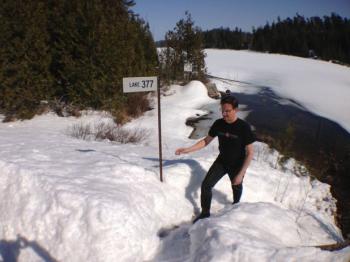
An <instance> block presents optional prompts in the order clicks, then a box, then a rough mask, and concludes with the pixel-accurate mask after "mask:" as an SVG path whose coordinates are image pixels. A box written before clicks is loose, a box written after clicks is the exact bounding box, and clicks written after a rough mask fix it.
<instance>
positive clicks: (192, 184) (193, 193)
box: [143, 157, 229, 215]
mask: <svg viewBox="0 0 350 262" xmlns="http://www.w3.org/2000/svg"><path fill="white" fill-rule="evenodd" d="M143 159H146V160H150V161H155V162H158V161H159V159H158V158H148V157H144V158H143ZM177 164H186V165H188V166H189V167H190V168H191V177H190V181H189V183H188V185H187V187H186V189H185V197H186V198H187V199H188V200H189V201H190V202H191V204H192V205H193V212H194V214H195V215H198V214H199V213H200V207H199V206H198V204H197V201H196V198H198V191H199V190H200V187H201V184H202V181H203V179H204V177H205V175H206V174H207V170H205V169H204V168H203V167H202V166H201V165H200V163H199V162H198V161H196V160H193V159H176V160H163V167H166V166H173V165H177ZM213 199H215V200H216V201H218V202H219V203H221V204H227V203H228V202H229V200H228V199H227V195H226V194H224V193H222V192H220V191H218V190H215V189H213Z"/></svg>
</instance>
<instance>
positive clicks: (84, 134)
mask: <svg viewBox="0 0 350 262" xmlns="http://www.w3.org/2000/svg"><path fill="white" fill-rule="evenodd" d="M66 133H67V134H68V135H70V136H72V137H74V138H78V139H84V140H88V139H89V138H90V137H91V135H92V134H93V133H92V128H91V126H90V125H89V124H83V123H80V124H75V125H72V126H70V127H68V129H67V132H66Z"/></svg>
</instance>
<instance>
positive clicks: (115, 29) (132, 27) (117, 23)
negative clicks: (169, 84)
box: [0, 0, 158, 121]
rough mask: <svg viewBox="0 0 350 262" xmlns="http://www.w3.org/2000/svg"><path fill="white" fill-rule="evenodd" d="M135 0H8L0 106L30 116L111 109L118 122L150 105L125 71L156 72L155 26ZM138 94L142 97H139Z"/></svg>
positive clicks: (0, 25)
mask: <svg viewBox="0 0 350 262" xmlns="http://www.w3.org/2000/svg"><path fill="white" fill-rule="evenodd" d="M134 4H135V3H134V1H130V0H108V1H106V0H89V1H86V0H75V1H70V0H60V1H53V0H47V1H44V0H37V1H21V0H3V1H2V2H1V4H0V35H1V38H0V68H1V70H0V113H2V114H4V115H5V116H6V118H5V119H8V120H9V121H10V120H13V119H27V118H31V117H33V115H35V114H38V113H40V110H43V107H50V108H51V109H52V108H53V109H54V110H55V109H56V110H59V108H61V107H62V106H63V107H65V106H66V105H70V106H71V107H74V108H77V109H86V108H91V109H100V110H108V111H109V112H111V113H112V114H113V115H114V116H115V117H116V119H118V120H119V121H123V120H126V119H127V118H128V117H130V116H131V117H132V116H136V115H137V114H139V113H140V112H142V111H144V110H145V109H146V108H147V107H148V102H147V99H146V98H145V97H144V96H145V95H144V94H142V93H141V94H140V93H133V94H128V95H126V94H123V91H122V78H123V77H127V76H143V75H155V74H156V70H157V66H158V59H157V51H156V46H155V43H154V40H153V37H152V35H151V33H150V30H149V26H148V24H147V23H145V22H144V21H143V20H142V19H140V18H139V17H138V15H137V14H134V13H133V12H132V11H131V9H130V8H131V7H132V6H133V5H134ZM135 100H137V101H138V103H134V101H135Z"/></svg>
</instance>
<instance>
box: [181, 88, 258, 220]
mask: <svg viewBox="0 0 350 262" xmlns="http://www.w3.org/2000/svg"><path fill="white" fill-rule="evenodd" d="M220 104H221V112H222V118H220V119H218V120H216V121H215V122H214V124H213V125H212V126H211V128H210V130H209V133H208V135H207V136H206V137H205V138H203V139H202V140H200V141H198V142H197V143H195V144H194V145H192V146H190V147H187V148H178V149H177V150H176V151H175V154H176V155H181V154H186V153H190V152H194V151H197V150H200V149H202V148H203V147H205V146H207V145H208V144H209V143H210V142H211V141H212V140H213V139H214V138H215V137H216V136H217V137H218V139H219V152H220V153H219V156H218V157H217V159H216V160H215V161H214V163H213V164H212V166H211V167H210V169H209V171H208V173H207V175H206V177H205V178H204V180H203V182H202V186H201V206H202V212H201V213H200V215H199V216H198V217H197V218H196V219H195V220H194V221H193V223H195V222H197V221H198V220H199V219H203V218H206V217H209V216H210V205H211V198H212V188H213V187H214V186H215V184H216V183H217V182H218V181H219V180H220V179H221V178H222V177H223V176H224V175H225V174H228V175H229V177H230V180H231V183H232V190H233V204H235V203H238V202H239V200H240V198H241V195H242V190H243V187H242V182H243V178H244V175H245V173H246V170H247V168H248V166H249V164H250V162H251V160H252V158H253V142H254V141H255V140H254V136H253V133H252V131H251V128H250V126H249V124H248V123H247V122H245V121H243V120H242V119H240V118H238V117H237V112H238V100H237V99H236V98H235V97H234V96H233V95H232V94H231V92H230V91H226V94H225V95H224V96H223V97H222V98H221V101H220Z"/></svg>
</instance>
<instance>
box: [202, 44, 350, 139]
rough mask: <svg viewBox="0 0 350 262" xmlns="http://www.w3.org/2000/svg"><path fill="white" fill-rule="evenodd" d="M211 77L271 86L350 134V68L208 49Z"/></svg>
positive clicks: (290, 57)
mask: <svg viewBox="0 0 350 262" xmlns="http://www.w3.org/2000/svg"><path fill="white" fill-rule="evenodd" d="M206 53H207V57H206V64H207V67H208V73H209V74H210V75H214V76H219V77H223V78H228V79H232V80H236V81H243V82H248V83H251V84H252V85H256V86H260V87H262V86H266V87H270V88H271V89H272V90H273V91H275V92H276V93H277V94H279V96H281V97H285V98H290V99H294V100H296V101H297V102H299V103H300V104H302V105H303V106H304V107H305V108H307V109H308V110H310V111H311V112H313V113H315V114H317V115H320V116H323V117H326V118H329V119H331V120H333V121H335V122H337V123H339V124H340V125H341V126H342V127H343V128H345V129H346V130H347V131H348V132H350V114H348V113H346V112H350V105H349V103H348V102H347V100H346V99H344V97H350V85H349V84H350V68H348V67H345V66H340V65H336V64H332V63H329V62H324V61H318V60H313V59H306V58H299V57H294V56H287V55H277V54H265V53H257V52H250V51H235V50H214V49H207V50H206Z"/></svg>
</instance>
